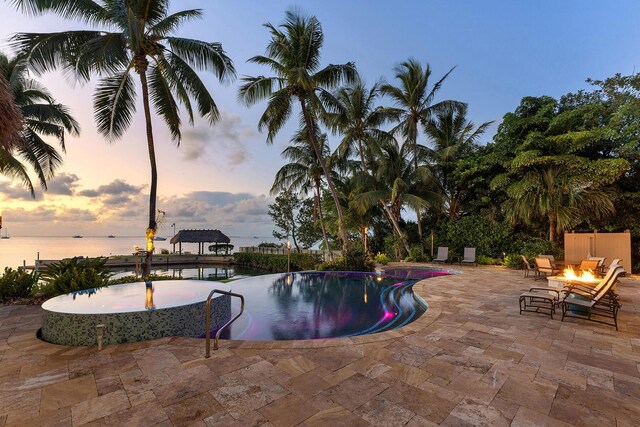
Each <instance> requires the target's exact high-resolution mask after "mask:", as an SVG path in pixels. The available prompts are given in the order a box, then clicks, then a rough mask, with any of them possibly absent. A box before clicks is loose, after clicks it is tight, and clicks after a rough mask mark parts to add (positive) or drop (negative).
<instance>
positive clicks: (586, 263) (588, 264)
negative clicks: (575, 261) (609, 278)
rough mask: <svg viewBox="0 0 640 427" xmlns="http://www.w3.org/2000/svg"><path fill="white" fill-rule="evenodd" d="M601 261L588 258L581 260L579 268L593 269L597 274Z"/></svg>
mask: <svg viewBox="0 0 640 427" xmlns="http://www.w3.org/2000/svg"><path fill="white" fill-rule="evenodd" d="M599 266H600V262H599V261H598V260H597V259H588V260H582V261H580V266H579V267H578V269H579V270H582V271H591V272H592V273H594V274H597V273H598V271H599V268H598V267H599Z"/></svg>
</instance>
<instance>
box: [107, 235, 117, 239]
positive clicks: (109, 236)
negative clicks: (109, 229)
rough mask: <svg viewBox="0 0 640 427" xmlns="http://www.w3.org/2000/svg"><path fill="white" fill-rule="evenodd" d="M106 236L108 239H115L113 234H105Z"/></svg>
mask: <svg viewBox="0 0 640 427" xmlns="http://www.w3.org/2000/svg"><path fill="white" fill-rule="evenodd" d="M107 238H109V239H115V238H116V236H114V235H113V234H109V235H108V236H107Z"/></svg>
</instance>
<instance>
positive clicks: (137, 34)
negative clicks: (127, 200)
mask: <svg viewBox="0 0 640 427" xmlns="http://www.w3.org/2000/svg"><path fill="white" fill-rule="evenodd" d="M15 3H16V4H17V5H18V6H19V7H21V8H22V9H24V10H27V11H28V12H32V13H44V12H49V11H53V12H56V13H58V14H59V15H61V16H63V17H66V18H77V19H80V20H83V21H84V22H86V23H89V24H92V25H96V26H100V27H103V28H106V29H108V30H111V31H106V30H85V31H64V32H59V33H49V34H33V33H23V34H17V35H16V36H14V39H13V40H14V45H15V46H16V47H17V48H19V49H20V50H22V51H25V52H27V53H28V61H29V64H30V65H31V66H32V67H33V68H34V69H35V70H36V71H37V72H46V71H50V70H52V69H55V68H58V67H63V68H65V69H67V70H70V71H72V72H73V73H75V75H76V76H77V77H78V78H79V79H81V80H88V79H89V78H90V77H91V75H92V74H97V75H99V76H100V77H101V78H100V81H99V82H98V86H97V89H96V93H95V95H94V109H95V119H96V123H97V125H98V131H99V132H100V133H101V134H102V135H104V136H105V137H107V138H108V139H110V140H115V139H118V138H120V137H121V136H122V135H123V134H124V132H125V131H126V130H127V129H128V128H129V125H130V124H131V120H132V117H133V115H134V113H135V111H136V103H135V97H136V89H135V83H134V78H133V74H134V73H135V74H137V76H138V78H139V81H140V87H141V91H142V105H143V108H144V117H145V122H146V134H147V148H148V151H149V162H150V164H151V186H150V194H149V224H148V227H147V232H146V235H147V249H148V251H147V256H146V259H145V264H144V269H143V274H144V275H148V274H149V271H150V269H151V261H152V253H153V251H152V249H153V236H154V235H155V232H156V228H157V221H156V211H157V209H156V199H157V186H158V171H157V166H156V155H155V144H154V138H153V128H152V122H151V104H153V108H154V110H155V113H156V114H157V115H159V116H160V117H161V118H162V120H163V121H164V122H165V124H166V125H167V126H168V127H169V130H170V132H171V138H172V140H173V141H174V142H175V143H176V144H178V145H179V143H180V139H181V134H180V126H181V118H180V112H179V104H181V105H182V106H183V107H184V110H185V111H186V113H187V115H188V117H189V121H190V123H191V124H193V116H194V114H193V109H194V107H195V108H196V109H197V111H198V113H199V114H200V116H202V117H204V118H206V119H207V120H208V121H209V122H210V123H214V122H216V121H217V120H218V119H219V116H220V114H219V111H218V107H217V106H216V103H215V102H214V100H213V97H212V96H211V94H210V93H209V90H208V89H207V88H206V87H205V85H204V83H203V82H202V80H200V77H199V76H198V74H197V73H196V70H206V71H212V72H214V73H215V75H216V77H217V78H218V79H219V80H220V81H226V80H229V79H232V78H234V77H235V70H234V67H233V63H232V61H231V59H230V58H229V57H228V56H227V55H226V53H225V51H224V50H223V49H222V45H221V44H220V43H215V42H205V41H201V40H194V39H188V38H181V37H174V36H172V34H174V33H175V31H176V30H177V29H178V28H179V27H180V26H181V25H182V24H183V23H185V22H187V21H190V20H192V19H195V18H200V17H201V16H202V11H201V10H200V9H193V10H183V11H180V12H176V13H174V14H171V15H170V14H169V2H168V1H166V0H109V1H107V0H103V1H92V0H16V1H15ZM192 100H193V102H194V103H195V106H194V105H192Z"/></svg>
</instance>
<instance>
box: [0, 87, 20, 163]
mask: <svg viewBox="0 0 640 427" xmlns="http://www.w3.org/2000/svg"><path fill="white" fill-rule="evenodd" d="M21 130H22V113H21V112H20V109H19V108H18V107H17V106H16V104H15V100H14V99H13V94H12V93H11V89H10V88H9V84H8V82H7V81H6V80H5V78H4V77H3V76H1V75H0V149H1V150H5V151H11V150H12V149H13V148H15V147H16V146H17V145H18V144H20V142H21V133H20V132H21Z"/></svg>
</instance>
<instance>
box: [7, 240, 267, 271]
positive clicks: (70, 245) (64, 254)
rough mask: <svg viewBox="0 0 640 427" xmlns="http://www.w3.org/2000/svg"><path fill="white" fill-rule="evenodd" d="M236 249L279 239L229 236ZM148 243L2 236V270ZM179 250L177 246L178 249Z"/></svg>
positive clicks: (191, 247) (165, 245)
mask: <svg viewBox="0 0 640 427" xmlns="http://www.w3.org/2000/svg"><path fill="white" fill-rule="evenodd" d="M229 238H230V239H231V244H232V245H234V251H237V250H238V248H239V247H243V246H257V245H258V244H259V243H260V242H276V240H275V239H274V238H273V237H238V236H229ZM135 245H138V246H139V247H141V248H143V247H144V246H145V241H144V237H117V236H116V238H114V239H109V238H107V237H83V238H81V239H74V238H72V237H15V236H11V238H10V239H0V269H2V270H4V268H5V267H13V268H16V267H19V266H22V265H23V264H24V263H26V265H33V264H34V263H35V260H36V259H37V258H38V256H39V257H40V259H52V260H56V259H62V258H70V257H74V256H85V257H96V256H109V255H129V254H131V253H132V252H133V247H134V246H135ZM155 246H156V248H157V249H156V252H157V253H160V250H161V249H168V250H169V251H172V250H173V248H172V246H173V245H171V244H170V243H169V239H167V240H166V241H156V242H155ZM177 249H178V247H177V245H176V250H177ZM186 251H190V252H191V253H197V252H198V245H197V244H195V243H194V244H184V243H183V244H182V252H186Z"/></svg>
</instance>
